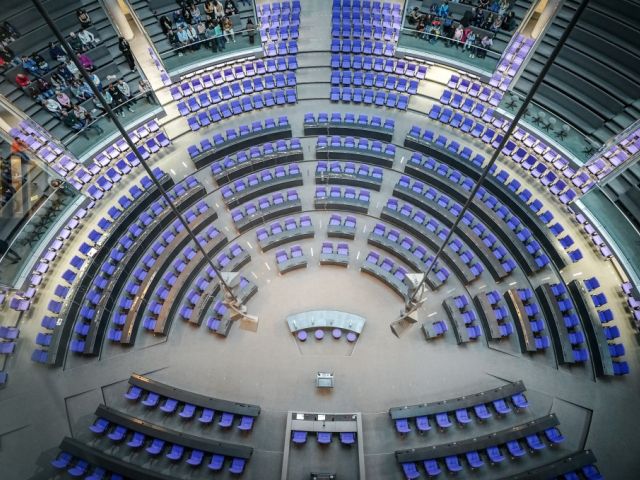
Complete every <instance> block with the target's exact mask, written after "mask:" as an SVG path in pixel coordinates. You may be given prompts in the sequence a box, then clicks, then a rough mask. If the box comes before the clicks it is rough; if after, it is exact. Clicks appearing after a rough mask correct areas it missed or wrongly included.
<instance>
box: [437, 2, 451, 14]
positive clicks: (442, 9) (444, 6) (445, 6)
mask: <svg viewBox="0 0 640 480" xmlns="http://www.w3.org/2000/svg"><path fill="white" fill-rule="evenodd" d="M437 15H438V17H448V16H449V0H445V1H444V2H442V3H441V4H440V6H439V7H438V13H437Z"/></svg>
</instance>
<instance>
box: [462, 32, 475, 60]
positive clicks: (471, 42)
mask: <svg viewBox="0 0 640 480" xmlns="http://www.w3.org/2000/svg"><path fill="white" fill-rule="evenodd" d="M475 44H476V32H474V31H473V30H471V31H470V32H469V35H468V36H467V40H466V41H465V43H464V49H465V50H469V58H474V57H475V56H476V47H475Z"/></svg>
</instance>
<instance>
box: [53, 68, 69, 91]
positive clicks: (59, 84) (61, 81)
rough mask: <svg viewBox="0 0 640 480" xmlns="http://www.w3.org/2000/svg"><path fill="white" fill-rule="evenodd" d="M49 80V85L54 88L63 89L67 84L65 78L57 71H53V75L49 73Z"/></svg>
mask: <svg viewBox="0 0 640 480" xmlns="http://www.w3.org/2000/svg"><path fill="white" fill-rule="evenodd" d="M49 81H50V82H51V86H52V87H53V88H54V89H56V90H65V89H66V88H67V85H68V84H67V81H66V80H65V78H64V77H63V76H62V75H60V74H59V73H58V72H55V73H54V74H53V75H51V78H50V79H49Z"/></svg>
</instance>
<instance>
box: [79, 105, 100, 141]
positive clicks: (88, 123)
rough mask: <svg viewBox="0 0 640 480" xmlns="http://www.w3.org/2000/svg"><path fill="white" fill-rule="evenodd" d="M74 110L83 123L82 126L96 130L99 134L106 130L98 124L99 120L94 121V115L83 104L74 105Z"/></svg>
mask: <svg viewBox="0 0 640 480" xmlns="http://www.w3.org/2000/svg"><path fill="white" fill-rule="evenodd" d="M72 112H73V114H74V115H75V117H76V118H77V119H78V120H79V121H80V123H81V124H82V128H86V129H88V130H95V131H96V132H97V133H98V135H101V134H103V133H104V130H103V129H102V127H101V126H100V125H98V123H97V122H96V123H92V122H93V117H92V116H91V114H90V113H89V112H88V111H87V109H86V108H84V107H83V106H82V105H74V107H73V111H72Z"/></svg>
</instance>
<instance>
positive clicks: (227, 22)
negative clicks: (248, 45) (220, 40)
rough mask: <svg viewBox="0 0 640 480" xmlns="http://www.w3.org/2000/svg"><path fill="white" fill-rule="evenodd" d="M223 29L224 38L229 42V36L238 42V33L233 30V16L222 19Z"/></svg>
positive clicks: (234, 41)
mask: <svg viewBox="0 0 640 480" xmlns="http://www.w3.org/2000/svg"><path fill="white" fill-rule="evenodd" d="M222 31H223V32H224V38H225V40H226V41H227V42H228V41H229V38H231V40H232V41H233V43H236V34H235V33H234V31H233V20H231V17H224V18H223V19H222Z"/></svg>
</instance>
